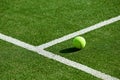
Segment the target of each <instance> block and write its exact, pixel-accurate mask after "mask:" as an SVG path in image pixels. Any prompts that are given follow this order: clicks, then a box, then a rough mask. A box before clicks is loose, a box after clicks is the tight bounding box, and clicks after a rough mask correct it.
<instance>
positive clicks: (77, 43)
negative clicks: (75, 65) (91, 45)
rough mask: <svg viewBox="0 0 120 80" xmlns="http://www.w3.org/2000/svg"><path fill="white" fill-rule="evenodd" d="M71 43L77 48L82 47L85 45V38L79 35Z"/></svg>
mask: <svg viewBox="0 0 120 80" xmlns="http://www.w3.org/2000/svg"><path fill="white" fill-rule="evenodd" d="M73 45H74V46H75V47H76V48H78V49H82V48H84V47H85V45H86V41H85V38H83V37H81V36H77V37H75V38H74V39H73Z"/></svg>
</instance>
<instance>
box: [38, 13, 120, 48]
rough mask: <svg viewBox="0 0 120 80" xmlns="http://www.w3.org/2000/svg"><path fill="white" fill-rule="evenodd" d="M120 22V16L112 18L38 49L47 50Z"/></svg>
mask: <svg viewBox="0 0 120 80" xmlns="http://www.w3.org/2000/svg"><path fill="white" fill-rule="evenodd" d="M119 20H120V15H119V16H117V17H114V18H111V19H109V20H105V21H103V22H100V23H98V24H95V25H93V26H90V27H87V28H85V29H82V30H79V31H76V32H74V33H71V34H68V35H66V36H63V37H61V38H58V39H55V40H53V41H50V42H48V43H45V44H42V45H39V46H37V47H38V49H45V48H48V47H50V46H53V45H55V44H58V43H61V42H63V41H66V40H69V39H71V38H73V37H75V36H78V35H81V34H85V33H87V32H90V31H93V30H95V29H98V28H101V27H103V26H105V25H108V24H111V23H113V22H116V21H119Z"/></svg>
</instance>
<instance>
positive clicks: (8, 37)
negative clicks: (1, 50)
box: [0, 33, 35, 51]
mask: <svg viewBox="0 0 120 80" xmlns="http://www.w3.org/2000/svg"><path fill="white" fill-rule="evenodd" d="M0 39H2V40H4V41H7V42H9V43H12V44H15V45H17V46H20V47H23V48H25V49H28V50H32V51H35V47H34V46H32V45H30V44H27V43H25V42H22V41H20V40H17V39H15V38H12V37H10V36H6V35H4V34H2V33H0Z"/></svg>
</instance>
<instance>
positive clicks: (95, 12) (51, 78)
mask: <svg viewBox="0 0 120 80" xmlns="http://www.w3.org/2000/svg"><path fill="white" fill-rule="evenodd" d="M118 15H120V1H119V0H96V1H94V0H0V33H2V34H5V35H8V36H11V37H13V38H16V39H18V40H21V41H23V42H26V43H29V44H31V45H34V46H39V45H41V44H44V43H46V42H49V41H52V40H54V39H57V38H60V37H62V36H64V35H67V34H69V33H73V32H76V31H78V30H81V29H84V28H87V27H89V26H91V25H94V24H96V23H99V22H101V21H104V20H107V19H110V18H113V17H116V16H118ZM119 31H120V21H117V22H114V23H112V24H109V25H106V26H105V27H102V28H100V29H97V30H94V31H91V32H89V33H86V34H83V35H82V36H83V37H85V39H86V41H87V45H86V47H85V48H84V49H82V50H79V51H77V50H74V49H73V45H72V40H73V39H70V40H67V41H64V42H62V43H59V44H56V45H53V46H51V47H48V48H46V49H45V50H47V51H50V52H52V53H54V54H57V55H60V56H63V57H65V58H67V59H70V60H73V61H75V62H78V63H81V64H83V65H87V66H89V67H91V68H93V69H95V70H98V71H101V72H103V73H106V74H109V75H111V76H114V77H116V78H119V79H120V32H119ZM88 79H89V80H100V79H99V78H96V77H94V76H92V75H90V74H87V73H85V72H83V71H80V70H77V69H75V68H72V67H70V66H67V65H64V64H62V63H59V62H57V61H55V60H52V59H48V58H46V57H44V56H41V55H39V54H37V53H35V52H32V51H29V50H26V49H24V48H21V47H18V46H15V45H13V44H11V43H8V42H5V41H3V40H1V39H0V80H88Z"/></svg>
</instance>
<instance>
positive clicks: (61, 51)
mask: <svg viewBox="0 0 120 80" xmlns="http://www.w3.org/2000/svg"><path fill="white" fill-rule="evenodd" d="M80 50H81V49H77V48H75V47H71V48H66V49H63V50H60V53H73V52H77V51H80Z"/></svg>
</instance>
